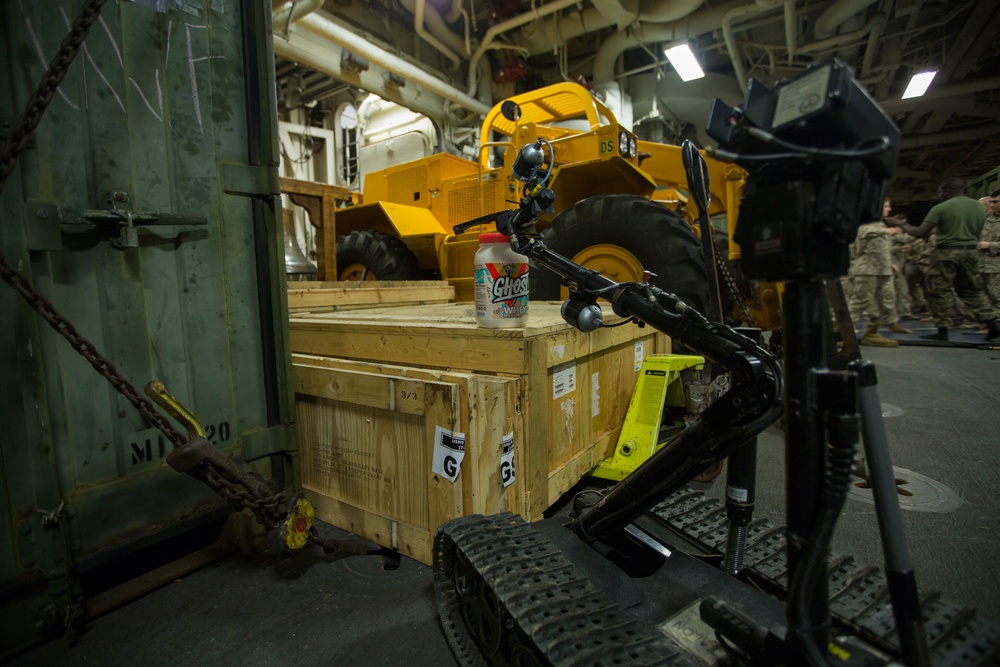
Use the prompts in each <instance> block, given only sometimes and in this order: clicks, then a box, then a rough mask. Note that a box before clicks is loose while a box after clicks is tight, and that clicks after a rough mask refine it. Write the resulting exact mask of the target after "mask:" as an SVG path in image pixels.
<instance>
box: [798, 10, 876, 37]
mask: <svg viewBox="0 0 1000 667" xmlns="http://www.w3.org/2000/svg"><path fill="white" fill-rule="evenodd" d="M877 1H878V0H837V2H834V3H833V4H832V5H830V6H829V7H827V8H826V9H825V10H823V13H822V14H820V15H819V16H818V17H817V18H816V23H815V24H813V36H814V37H816V38H817V39H823V38H826V37H831V36H833V35H835V34H836V33H837V28H839V27H840V26H841V24H842V23H844V22H845V21H847V19H849V18H851V17H852V16H854V15H855V14H859V13H861V12H862V11H864V10H865V9H867V8H868V7H870V6H871V5H873V4H875V3H876V2H877Z"/></svg>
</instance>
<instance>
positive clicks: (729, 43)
mask: <svg viewBox="0 0 1000 667" xmlns="http://www.w3.org/2000/svg"><path fill="white" fill-rule="evenodd" d="M779 2H781V0H771V1H769V2H768V1H765V2H759V3H757V4H753V5H743V6H740V7H733V8H732V9H729V10H727V11H726V13H725V14H724V15H723V17H722V38H723V40H724V41H725V42H726V51H728V52H729V58H730V60H732V62H733V73H734V74H735V75H736V80H737V82H739V84H740V90H742V91H743V94H744V95H746V93H747V71H746V68H744V67H743V57H742V56H740V52H739V45H738V44H736V35H735V32H734V31H733V23H735V22H736V20H737V19H743V18H746V17H748V16H756V15H757V14H762V13H764V12H767V11H769V10H771V9H773V8H774V7H777V6H778V3H779Z"/></svg>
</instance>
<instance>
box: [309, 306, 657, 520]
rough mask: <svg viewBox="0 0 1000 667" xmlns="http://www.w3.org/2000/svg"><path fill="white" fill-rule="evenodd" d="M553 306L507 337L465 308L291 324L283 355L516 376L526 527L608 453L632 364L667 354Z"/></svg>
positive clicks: (533, 311) (402, 309)
mask: <svg viewBox="0 0 1000 667" xmlns="http://www.w3.org/2000/svg"><path fill="white" fill-rule="evenodd" d="M560 306H561V303H560V302H532V303H531V305H530V308H529V319H528V324H527V326H525V327H522V328H516V329H486V328H481V327H478V326H477V325H476V324H475V315H474V306H473V305H472V304H471V303H449V304H441V305H428V306H399V307H394V308H376V309H370V310H365V311H363V312H349V311H348V312H339V313H323V314H311V315H307V316H296V317H292V318H291V320H290V331H291V347H292V351H293V352H295V353H301V354H311V355H318V356H324V357H334V358H339V359H351V360H358V361H369V362H376V363H378V362H381V363H391V364H394V365H396V366H403V367H413V368H424V369H437V370H444V371H457V372H461V373H469V374H474V375H493V376H500V377H513V378H517V379H518V381H519V383H520V384H519V386H518V391H519V396H518V399H519V402H520V405H521V410H522V415H523V434H524V435H523V443H522V446H523V456H521V457H520V461H521V462H520V465H519V467H518V481H519V483H521V484H522V487H521V493H522V495H523V503H522V507H523V509H522V510H521V513H522V514H523V515H524V516H525V518H527V519H528V520H535V519H537V518H540V517H541V516H542V513H543V512H544V511H545V509H547V508H548V507H549V506H550V504H551V503H553V502H555V501H556V500H557V499H558V498H559V495H560V494H562V493H564V492H565V491H567V490H568V489H569V488H571V487H572V486H573V484H575V483H576V482H577V481H578V480H579V479H580V478H581V477H582V476H583V475H584V474H585V473H586V472H588V471H589V470H591V469H592V468H593V467H594V466H595V465H596V464H597V463H599V462H600V461H602V460H603V459H604V458H606V457H607V456H609V455H610V454H611V452H612V451H613V449H614V445H615V444H616V442H617V438H618V434H619V433H620V430H621V424H622V421H623V420H624V417H625V413H626V411H627V409H628V403H629V400H630V398H631V396H632V392H633V390H634V387H635V383H636V378H637V377H638V369H639V365H640V363H641V360H642V358H643V357H645V356H646V355H649V354H654V353H668V352H670V341H669V338H667V337H666V336H664V335H663V334H660V333H658V332H656V331H654V330H652V329H649V328H645V329H640V328H638V327H635V326H633V325H627V326H622V327H615V328H603V329H599V330H598V331H595V332H592V333H589V334H585V333H582V332H580V331H577V330H576V329H573V328H571V327H570V326H569V325H568V324H566V323H565V322H564V321H563V320H562V317H561V316H560V315H559V308H560ZM606 315H608V316H609V320H611V321H614V319H616V318H615V317H614V316H613V315H611V314H610V313H606ZM560 386H561V387H562V390H559V389H558V387H560ZM518 453H519V454H522V452H520V451H519V452H518ZM512 509H513V508H512ZM514 511H518V510H516V509H514Z"/></svg>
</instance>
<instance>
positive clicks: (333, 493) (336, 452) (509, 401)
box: [293, 355, 524, 564]
mask: <svg viewBox="0 0 1000 667" xmlns="http://www.w3.org/2000/svg"><path fill="white" fill-rule="evenodd" d="M293 363H294V378H295V387H296V412H297V427H296V428H297V433H298V440H299V446H300V451H301V453H302V459H301V469H302V480H303V487H304V489H305V491H306V497H308V498H309V499H310V500H311V501H312V502H313V504H314V505H315V506H316V510H317V516H319V518H321V519H322V520H324V521H327V522H329V523H332V524H334V525H336V526H339V527H341V528H344V529H345V530H349V531H351V532H353V533H355V534H357V535H361V536H363V537H365V538H367V539H370V540H372V541H374V542H376V543H378V544H381V545H383V546H387V547H391V548H394V549H396V550H398V551H400V552H401V553H404V554H406V555H408V556H410V557H412V558H414V559H416V560H419V561H421V562H424V563H428V564H429V563H430V560H431V555H432V554H431V544H432V541H433V537H434V533H435V531H436V529H437V526H438V525H440V524H441V523H443V522H444V521H447V520H448V519H450V518H454V517H456V516H462V515H466V514H473V513H485V514H494V513H496V512H501V511H504V510H511V511H514V512H518V513H521V512H522V511H523V509H522V508H523V505H524V499H523V495H522V493H521V486H520V485H519V484H518V483H517V482H515V483H514V484H511V485H509V486H507V487H504V486H503V481H502V479H501V473H500V453H501V442H502V438H503V436H504V435H505V434H508V433H514V443H515V447H518V446H519V443H520V441H521V440H522V439H523V437H522V435H521V430H522V426H521V419H520V414H519V412H518V405H517V395H518V391H517V380H516V379H512V378H497V377H490V376H484V375H470V374H463V373H449V372H443V371H433V370H426V369H410V368H402V367H396V366H390V365H385V364H372V363H368V362H357V361H349V360H343V359H332V358H324V357H314V356H309V355H295V356H294V358H293ZM435 426H441V427H443V428H446V429H448V430H450V431H460V432H462V433H464V434H465V436H466V449H465V458H464V459H463V461H462V466H461V472H460V474H459V476H458V479H457V480H456V481H455V483H454V484H452V483H451V482H449V481H448V480H446V479H443V478H440V477H438V476H437V475H434V474H433V472H432V471H431V461H432V456H433V442H434V427H435ZM521 456H523V454H520V453H519V452H517V451H515V466H516V465H517V461H518V459H519V458H520V457H521ZM331 457H332V458H331ZM331 461H332V462H331ZM334 463H336V465H334Z"/></svg>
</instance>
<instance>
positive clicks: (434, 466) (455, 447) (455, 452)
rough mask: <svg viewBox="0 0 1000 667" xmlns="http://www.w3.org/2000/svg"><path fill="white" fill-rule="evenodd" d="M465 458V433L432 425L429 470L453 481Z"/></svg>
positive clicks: (456, 477)
mask: <svg viewBox="0 0 1000 667" xmlns="http://www.w3.org/2000/svg"><path fill="white" fill-rule="evenodd" d="M464 458H465V434H464V433H454V432H452V431H449V430H448V429H445V428H442V427H440V426H435V427H434V460H433V461H432V462H431V472H433V473H434V474H435V475H440V476H441V477H444V478H445V479H447V480H448V481H449V482H451V483H454V482H455V480H456V479H458V473H460V472H461V471H462V459H464Z"/></svg>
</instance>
